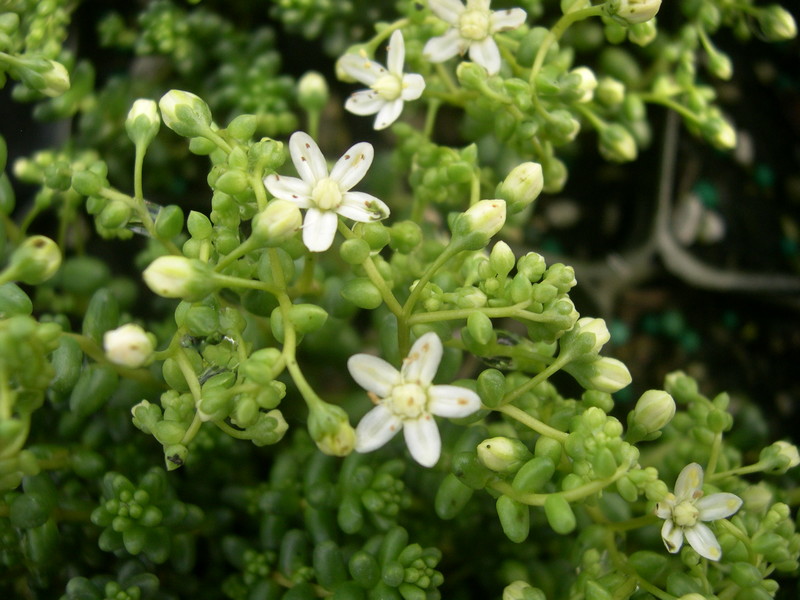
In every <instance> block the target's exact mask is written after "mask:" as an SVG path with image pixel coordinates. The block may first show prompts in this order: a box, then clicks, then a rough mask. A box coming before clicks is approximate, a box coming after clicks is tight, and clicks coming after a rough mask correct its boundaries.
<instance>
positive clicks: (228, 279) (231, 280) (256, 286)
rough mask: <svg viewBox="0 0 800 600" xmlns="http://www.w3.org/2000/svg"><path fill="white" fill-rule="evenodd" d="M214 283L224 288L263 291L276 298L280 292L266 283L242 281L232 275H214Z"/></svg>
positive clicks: (241, 278) (242, 279) (253, 280)
mask: <svg viewBox="0 0 800 600" xmlns="http://www.w3.org/2000/svg"><path fill="white" fill-rule="evenodd" d="M275 260H277V259H275ZM214 281H217V282H219V283H220V284H221V285H223V286H225V287H233V288H247V289H251V290H263V291H266V292H269V293H270V294H272V295H273V296H277V295H278V294H280V293H281V290H279V289H278V288H276V287H274V286H272V285H269V284H268V283H264V282H263V281H258V280H256V279H244V278H243V277H234V276H233V275H223V274H222V273H214Z"/></svg>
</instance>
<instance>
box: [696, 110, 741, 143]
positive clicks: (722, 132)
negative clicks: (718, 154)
mask: <svg viewBox="0 0 800 600" xmlns="http://www.w3.org/2000/svg"><path fill="white" fill-rule="evenodd" d="M701 129H702V132H703V136H704V137H705V138H706V139H707V140H708V141H709V142H711V143H712V144H713V145H714V147H715V148H718V149H720V150H732V149H733V148H735V147H736V130H735V129H734V128H733V127H731V124H730V123H728V122H727V121H726V120H725V119H723V118H722V117H720V116H718V115H713V116H712V117H710V118H709V119H707V120H706V121H705V122H704V123H703V124H702V125H701Z"/></svg>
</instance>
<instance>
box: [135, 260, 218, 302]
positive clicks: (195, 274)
mask: <svg viewBox="0 0 800 600" xmlns="http://www.w3.org/2000/svg"><path fill="white" fill-rule="evenodd" d="M142 276H143V277H144V282H145V283H146V284H147V286H148V287H149V288H150V289H151V290H153V291H154V292H155V293H156V294H158V295H159V296H163V297H164V298H182V299H183V300H188V301H190V302H196V301H198V300H202V299H203V298H205V297H206V296H208V295H209V294H210V293H212V292H213V291H214V290H215V289H217V284H216V283H215V281H214V278H213V272H212V270H211V267H209V266H208V265H207V264H206V263H203V262H200V261H199V260H195V259H189V258H186V257H185V256H160V257H158V258H157V259H155V260H154V261H153V262H152V263H150V266H149V267H147V268H146V269H145V270H144V273H143V274H142Z"/></svg>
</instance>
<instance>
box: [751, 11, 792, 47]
mask: <svg viewBox="0 0 800 600" xmlns="http://www.w3.org/2000/svg"><path fill="white" fill-rule="evenodd" d="M756 18H757V19H758V24H759V25H761V30H762V31H763V32H764V35H765V36H766V38H767V39H768V40H769V41H771V42H780V41H783V40H791V39H792V38H793V37H795V36H796V35H797V24H796V23H795V21H794V17H792V15H791V13H790V12H789V11H788V10H786V9H785V8H783V7H782V6H779V5H777V4H772V5H770V6H766V7H764V8H763V9H761V10H759V11H758V12H757V13H756Z"/></svg>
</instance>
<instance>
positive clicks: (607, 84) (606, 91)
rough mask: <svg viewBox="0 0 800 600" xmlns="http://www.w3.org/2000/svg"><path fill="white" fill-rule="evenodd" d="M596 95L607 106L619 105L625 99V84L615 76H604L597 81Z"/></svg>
mask: <svg viewBox="0 0 800 600" xmlns="http://www.w3.org/2000/svg"><path fill="white" fill-rule="evenodd" d="M595 96H596V97H597V99H598V100H599V101H600V102H601V103H602V104H605V105H606V106H618V105H620V104H622V101H623V100H625V84H624V83H622V82H621V81H619V80H618V79H614V78H613V77H603V78H602V79H600V81H599V82H598V83H597V90H596V92H595Z"/></svg>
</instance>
